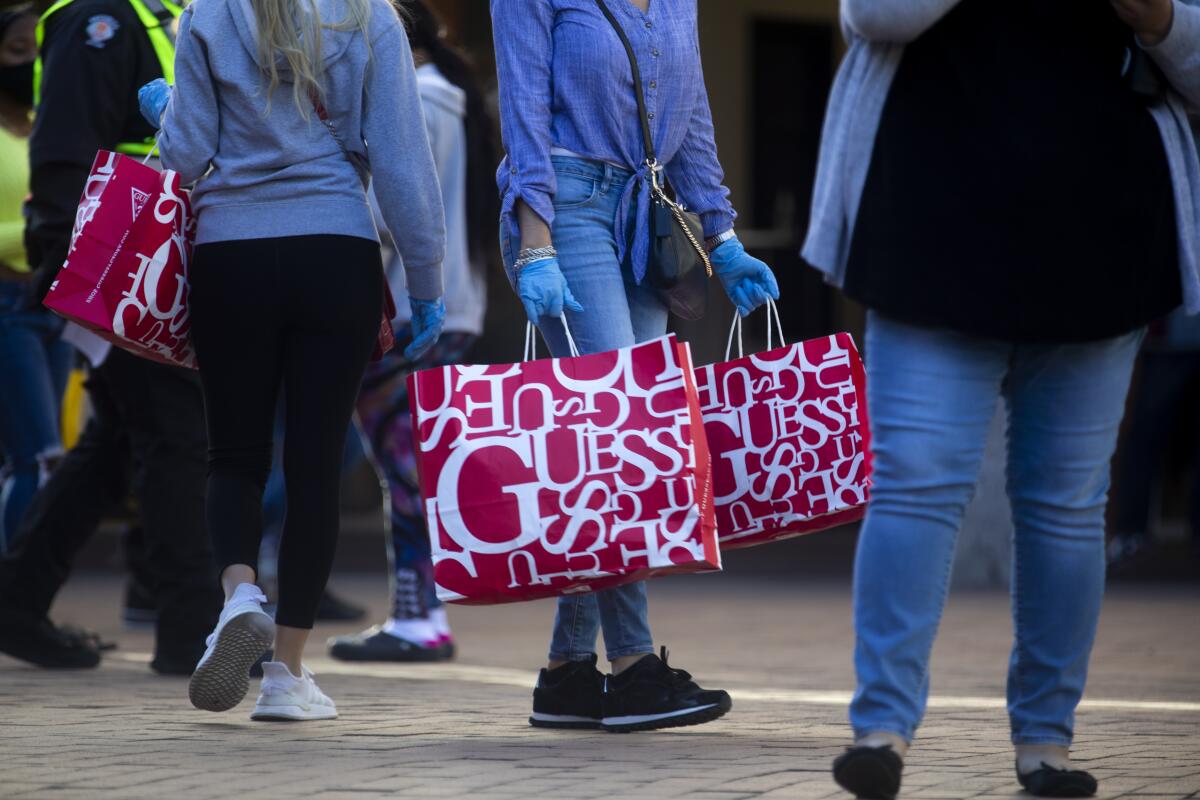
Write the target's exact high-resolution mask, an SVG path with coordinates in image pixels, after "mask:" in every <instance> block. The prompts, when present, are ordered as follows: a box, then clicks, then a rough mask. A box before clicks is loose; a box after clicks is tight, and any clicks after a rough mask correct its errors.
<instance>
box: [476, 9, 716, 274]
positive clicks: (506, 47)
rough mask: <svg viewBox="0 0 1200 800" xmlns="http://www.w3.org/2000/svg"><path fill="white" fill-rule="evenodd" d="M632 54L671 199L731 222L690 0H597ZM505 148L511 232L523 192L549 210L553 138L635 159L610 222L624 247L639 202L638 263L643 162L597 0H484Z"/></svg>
mask: <svg viewBox="0 0 1200 800" xmlns="http://www.w3.org/2000/svg"><path fill="white" fill-rule="evenodd" d="M606 3H607V5H608V7H609V9H610V10H611V11H612V13H613V16H614V17H616V18H617V21H618V22H620V24H621V27H622V28H623V29H624V31H625V35H626V36H628V37H629V41H630V43H631V44H632V45H633V49H634V52H635V53H636V54H637V59H638V66H639V69H640V70H641V75H642V86H643V89H644V91H645V95H646V110H647V112H648V114H650V115H652V116H651V117H650V126H651V131H652V135H653V137H654V148H655V150H656V151H657V155H658V161H659V163H660V164H663V165H665V168H666V173H667V177H668V178H669V179H670V181H671V184H672V186H674V187H675V192H676V194H677V195H678V198H679V200H680V201H682V202H683V203H684V204H685V205H686V206H687V207H688V208H689V209H690V210H692V211H694V212H696V213H698V214H700V218H701V220H702V222H703V224H704V235H705V236H706V237H707V236H714V235H716V234H718V233H723V232H725V231H727V230H729V229H730V228H732V227H733V220H734V217H735V216H736V215H735V213H734V211H733V207H732V206H731V205H730V203H729V190H728V189H726V188H725V186H723V185H722V180H723V179H724V175H723V173H722V171H721V165H720V164H719V163H718V161H717V148H716V144H715V143H714V141H713V124H712V113H711V111H710V110H709V107H708V92H707V91H706V90H705V88H704V73H703V69H702V67H701V64H700V44H699V36H698V31H697V27H696V0H650V7H649V11H648V12H646V13H643V12H642V11H641V10H640V9H639V8H637V7H636V6H635V5H633V4H632V3H631V2H629V0H606ZM491 10H492V30H493V34H494V38H495V45H496V72H497V76H498V79H499V89H500V121H501V131H502V133H503V137H504V146H505V149H506V150H507V152H508V155H507V156H506V157H505V159H504V161H503V162H502V163H501V164H500V168H499V170H498V171H497V173H496V182H497V184H498V186H499V188H500V194H501V197H502V199H503V204H502V219H503V222H502V224H506V225H510V226H511V230H512V233H513V235H514V236H519V235H520V230H519V228H518V226H517V221H516V215H515V214H513V205H514V204H515V202H516V200H517V198H520V199H522V200H524V201H525V203H526V204H528V205H529V207H530V208H532V209H533V210H534V212H536V213H537V215H538V216H540V217H541V218H542V219H544V220H545V221H546V222H547V224H550V223H553V222H554V206H553V203H552V198H553V197H554V193H555V189H556V185H555V177H554V168H553V166H552V165H551V162H550V150H551V148H552V147H560V148H563V149H566V150H570V151H572V152H574V153H578V154H579V155H581V156H584V157H586V158H590V159H595V160H597V161H608V162H611V163H614V164H622V165H625V166H626V167H628V168H629V169H630V170H633V171H634V173H635V174H634V176H633V178H631V179H630V181H629V183H628V185H627V186H626V187H625V191H624V194H623V196H622V199H621V206H620V209H619V210H618V212H617V215H616V219H615V220H614V224H615V226H616V230H615V236H616V241H617V247H618V258H619V259H620V260H622V261H623V260H624V259H625V255H626V253H625V250H626V243H627V242H628V241H629V238H628V234H627V232H626V231H625V220H626V219H627V217H628V210H629V204H630V203H631V202H637V203H638V205H637V208H638V214H637V223H636V230H635V231H634V234H633V239H632V248H633V252H632V253H631V254H630V255H631V262H632V265H633V272H634V276H635V277H636V279H637V280H639V281H640V280H641V278H642V276H643V275H645V269H646V254H647V252H648V246H649V228H648V227H647V220H648V215H647V209H648V208H649V194H648V192H649V182H648V181H647V180H646V177H647V172H648V170H647V169H646V167H645V160H646V157H645V148H644V146H643V143H642V135H641V125H640V123H639V121H638V110H637V100H636V98H635V96H634V94H633V92H634V89H633V74H632V72H631V70H630V67H629V58H628V56H627V55H626V53H625V49H624V47H623V46H622V45H621V41H620V39H619V38H617V34H616V32H615V31H613V29H612V26H611V25H610V24H609V22H608V20H607V19H605V17H604V14H603V12H601V10H600V8H599V6H597V5H596V2H595V0H491Z"/></svg>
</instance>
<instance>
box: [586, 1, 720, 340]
mask: <svg viewBox="0 0 1200 800" xmlns="http://www.w3.org/2000/svg"><path fill="white" fill-rule="evenodd" d="M596 5H598V6H600V10H601V11H602V12H603V13H604V16H605V18H606V19H608V22H609V24H610V25H612V27H613V30H615V31H616V32H617V36H618V37H619V38H620V40H621V44H622V45H624V46H625V53H626V54H627V55H628V56H629V66H630V68H632V70H633V91H634V94H636V95H637V107H638V116H639V117H640V118H641V124H642V142H643V145H644V146H645V149H646V166H647V167H648V168H649V170H650V178H649V180H650V209H649V212H650V237H651V238H650V252H649V253H648V255H647V262H648V263H647V264H646V278H645V280H647V281H649V282H650V286H651V287H652V288H654V289H655V290H657V291H658V293H659V296H661V297H662V299H663V301H664V302H665V303H666V304H667V306H668V307H669V308H670V309H671V313H673V314H675V315H676V316H678V317H680V318H682V319H689V320H691V319H700V318H701V317H703V316H704V308H705V306H706V305H707V303H708V278H710V277H711V276H712V262H711V261H709V259H708V252H707V251H706V250H705V249H704V228H703V226H701V224H700V216H699V215H698V214H693V213H691V212H690V211H687V210H686V209H684V207H683V206H682V205H680V204H679V203H676V202H675V201H674V200H673V199H672V195H674V191H673V190H672V189H671V186H670V184H668V183H667V176H666V175H665V174H663V175H660V174H659V170H660V169H661V167H660V166H659V163H658V158H657V156H655V153H654V140H653V138H652V137H651V135H650V121H649V119H648V118H647V117H646V99H645V95H644V89H643V88H642V73H641V70H639V69H638V62H637V56H636V55H635V54H634V52H633V45H631V44H630V43H629V37H627V36H626V35H625V31H624V30H622V29H621V25H620V23H619V22H617V20H616V18H615V17H613V15H612V11H610V10H609V8H608V6H607V5H605V4H604V0H596ZM639 212H640V209H639Z"/></svg>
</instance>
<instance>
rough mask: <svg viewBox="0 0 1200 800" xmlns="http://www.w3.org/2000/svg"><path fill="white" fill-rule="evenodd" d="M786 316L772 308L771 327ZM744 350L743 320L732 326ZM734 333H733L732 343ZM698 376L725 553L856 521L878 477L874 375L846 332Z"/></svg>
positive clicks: (704, 370) (738, 360)
mask: <svg viewBox="0 0 1200 800" xmlns="http://www.w3.org/2000/svg"><path fill="white" fill-rule="evenodd" d="M772 311H774V313H775V322H776V327H777V329H778V330H779V338H780V342H782V341H783V329H782V325H780V324H779V317H778V314H779V312H778V310H777V309H775V306H774V304H773V303H771V304H770V305H769V306H768V311H767V316H768V320H767V324H768V325H770V323H771V320H770V316H771V312H772ZM734 329H735V330H737V332H738V338H739V350H740V338H741V337H740V334H741V330H740V318H739V319H735V320H734ZM732 339H733V331H732V330H731V331H730V341H731V343H732ZM767 347H768V350H767V351H766V352H764V353H756V354H754V355H750V356H745V357H739V358H736V359H734V360H732V361H731V360H728V352H727V353H726V361H724V362H722V363H719V364H712V365H710V366H707V367H701V368H699V369H697V370H696V386H697V390H698V391H699V394H700V412H701V414H702V415H703V417H704V430H705V433H706V434H707V436H708V447H709V452H710V453H711V454H712V460H713V485H714V487H715V493H716V497H715V503H716V517H717V532H718V535H719V536H720V541H721V548H722V549H726V550H728V549H733V548H738V547H750V546H752V545H756V544H763V543H765V542H770V541H775V540H776V539H786V538H788V537H791V536H798V535H800V534H803V533H813V532H815V531H820V530H824V529H826V528H831V527H834V526H836V525H842V524H844V523H847V522H854V521H856V520H859V519H861V518H862V516H863V514H864V513H865V511H866V503H867V488H868V486H869V483H870V481H869V477H870V461H869V457H868V444H869V436H870V431H869V426H868V424H867V412H866V375H865V373H864V371H863V366H862V360H861V359H860V358H859V355H858V349H857V348H856V347H855V346H854V340H853V339H852V338H851V337H850V335H849V334H846V333H837V334H833V335H832V336H826V337H822V338H820V339H812V340H810V341H807V342H798V343H796V344H793V345H790V346H783V347H778V348H774V349H772V348H771V345H770V339H769V337H768V344H767Z"/></svg>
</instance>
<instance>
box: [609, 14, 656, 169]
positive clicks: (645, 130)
mask: <svg viewBox="0 0 1200 800" xmlns="http://www.w3.org/2000/svg"><path fill="white" fill-rule="evenodd" d="M596 5H598V6H600V11H601V12H603V14H604V16H605V18H606V19H607V20H608V23H609V24H610V25H612V27H613V30H614V31H616V32H617V37H618V38H620V40H621V44H623V45H624V46H625V54H626V55H627V56H629V66H630V68H631V69H632V70H633V93H634V94H635V95H636V96H637V107H638V117H640V118H641V122H642V143H643V145H644V146H645V148H646V161H647V162H648V163H650V164H657V163H658V156H656V155H655V153H654V137H653V136H651V135H650V119H649V117H647V116H646V98H645V91H644V90H643V89H642V71H641V70H640V69H638V61H637V55H635V54H634V52H633V45H632V44H630V43H629V37H628V36H626V35H625V31H624V29H622V28H621V23H619V22H617V18H616V17H614V16H613V13H612V11H610V10H609V8H608V6H607V5H605V3H604V0H596Z"/></svg>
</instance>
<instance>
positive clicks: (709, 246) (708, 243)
mask: <svg viewBox="0 0 1200 800" xmlns="http://www.w3.org/2000/svg"><path fill="white" fill-rule="evenodd" d="M735 236H737V234H736V233H734V232H733V228H730V229H729V230H727V231H725V232H724V233H718V234H717V235H716V236H710V237H708V238H707V239H705V240H704V249H705V250H707V251H708V252H710V253H711V252H712V251H713V250H716V249H717V248H718V247H720V246H721V245H723V244H725V243H726V242H728V241H729V240H730V239H732V238H734V237H735Z"/></svg>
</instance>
